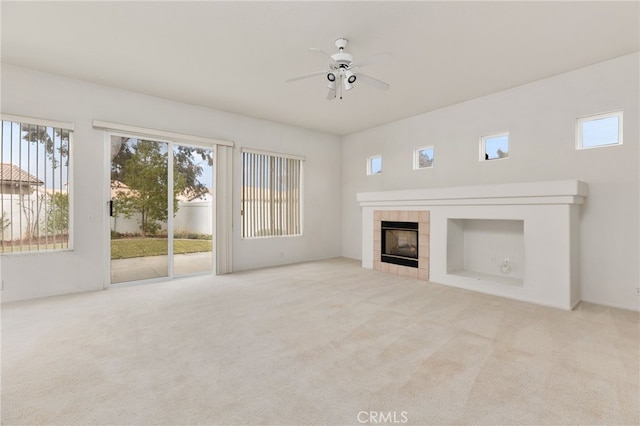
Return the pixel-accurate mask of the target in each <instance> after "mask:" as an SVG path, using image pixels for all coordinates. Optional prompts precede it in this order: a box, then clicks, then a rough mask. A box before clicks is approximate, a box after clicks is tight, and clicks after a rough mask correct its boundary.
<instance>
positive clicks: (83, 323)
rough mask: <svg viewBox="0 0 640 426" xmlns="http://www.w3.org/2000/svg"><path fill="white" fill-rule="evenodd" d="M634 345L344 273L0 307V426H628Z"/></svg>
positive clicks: (194, 280) (492, 302)
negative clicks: (384, 425)
mask: <svg viewBox="0 0 640 426" xmlns="http://www.w3.org/2000/svg"><path fill="white" fill-rule="evenodd" d="M639 337H640V336H639V316H638V313H637V312H631V311H624V310H618V309H611V308H607V307H602V306H597V305H590V304H581V305H580V306H579V307H578V308H577V309H576V310H575V311H573V312H564V311H560V310H556V309H551V308H544V307H540V306H535V305H530V304H526V303H520V302H516V301H512V300H506V299H501V298H498V297H492V296H487V295H482V294H479V293H473V292H468V291H464V290H459V289H454V288H450V287H445V286H441V285H436V284H432V283H425V282H422V281H417V280H413V279H410V278H402V277H397V276H392V275H388V274H384V273H381V272H375V271H370V270H365V269H361V268H360V267H359V263H358V262H355V261H352V260H347V259H332V260H326V261H319V262H310V263H304V264H298V265H291V266H285V267H278V268H271V269H264V270H258V271H251V272H245V273H237V274H232V275H227V276H222V277H210V276H209V277H191V278H184V279H180V280H176V281H173V282H166V283H159V284H149V285H144V286H135V287H127V288H120V289H110V290H108V291H104V292H95V293H85V294H76V295H69V296H62V297H54V298H46V299H40V300H34V301H26V302H17V303H11V304H7V305H5V306H4V307H3V310H2V423H3V424H6V425H10V424H24V425H27V424H28V425H31V424H67V425H96V424H128V425H136V424H139V425H151V424H153V425H183V424H212V425H213V424H224V425H228V424H240V425H251V424H269V425H285V424H291V425H300V424H305V425H316V424H326V425H344V424H350V425H358V424H360V423H361V422H362V420H369V424H375V423H374V422H372V421H371V420H372V419H371V413H374V415H375V420H377V421H379V420H380V417H379V414H377V413H380V412H382V413H383V416H384V417H383V420H385V422H387V424H389V423H391V422H390V420H395V421H396V424H399V423H400V422H402V421H403V420H407V423H406V424H414V425H429V424H431V425H440V424H459V425H464V424H474V425H483V424H484V425H497V424H505V425H512V424H529V425H539V424H554V425H555V424H572V425H585V424H607V425H608V424H638V423H640V414H639V407H640V404H639V399H640V389H639V380H640V377H639V359H640V358H639ZM362 412H364V413H365V414H362ZM359 413H360V414H359ZM390 414H394V415H395V417H394V418H391V417H390ZM378 424H379V423H378Z"/></svg>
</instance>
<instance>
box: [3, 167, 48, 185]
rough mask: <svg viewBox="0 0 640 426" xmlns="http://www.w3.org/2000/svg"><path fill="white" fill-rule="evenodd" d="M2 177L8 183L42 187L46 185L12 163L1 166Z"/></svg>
mask: <svg viewBox="0 0 640 426" xmlns="http://www.w3.org/2000/svg"><path fill="white" fill-rule="evenodd" d="M0 176H1V180H2V181H7V182H21V183H25V184H26V183H29V184H34V185H42V184H43V183H44V182H42V181H41V180H38V178H36V177H35V176H33V175H30V174H29V173H27V172H25V171H24V170H22V169H21V168H20V167H18V166H16V165H15V164H10V163H2V164H0Z"/></svg>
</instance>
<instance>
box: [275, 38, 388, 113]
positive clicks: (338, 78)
mask: <svg viewBox="0 0 640 426" xmlns="http://www.w3.org/2000/svg"><path fill="white" fill-rule="evenodd" d="M335 44H336V47H337V48H338V53H334V54H333V55H329V54H328V53H326V52H325V51H323V50H322V49H318V48H315V47H312V48H311V49H309V50H310V51H311V52H313V53H316V54H320V55H322V56H323V57H325V59H327V58H328V59H329V70H328V71H316V72H312V73H310V74H304V75H300V76H298V77H293V78H290V79H289V80H287V83H289V82H292V81H297V80H302V79H305V78H310V77H315V76H317V75H324V76H325V77H326V79H327V80H328V82H329V83H328V84H327V87H328V88H329V93H328V94H327V99H329V100H332V99H335V98H336V97H340V99H342V94H343V93H344V91H346V90H351V89H352V88H353V84H354V83H355V82H356V81H361V82H363V83H366V84H368V85H369V86H372V87H375V88H376V89H380V90H387V89H389V85H388V84H387V83H385V82H384V81H380V80H378V79H375V78H373V77H370V76H368V75H366V74H362V73H361V72H360V71H359V68H362V67H364V66H366V65H371V64H374V63H376V62H380V61H381V60H384V59H387V58H388V57H390V56H391V55H390V54H389V53H378V54H377V55H373V56H369V57H367V58H364V59H360V60H356V61H354V60H353V56H351V55H350V54H349V53H347V52H345V51H344V48H345V47H347V44H349V41H348V40H347V39H346V38H339V39H337V40H336V42H335Z"/></svg>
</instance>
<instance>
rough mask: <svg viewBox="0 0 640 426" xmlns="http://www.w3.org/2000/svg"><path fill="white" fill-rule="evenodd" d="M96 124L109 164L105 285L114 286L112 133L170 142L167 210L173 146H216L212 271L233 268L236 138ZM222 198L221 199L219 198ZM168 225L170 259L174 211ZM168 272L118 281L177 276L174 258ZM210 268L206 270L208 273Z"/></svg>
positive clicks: (170, 203) (170, 198)
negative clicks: (112, 260)
mask: <svg viewBox="0 0 640 426" xmlns="http://www.w3.org/2000/svg"><path fill="white" fill-rule="evenodd" d="M93 127H94V128H95V129H99V130H104V139H103V140H104V155H105V160H106V161H105V162H104V164H106V166H105V169H104V173H103V179H104V182H105V185H104V194H103V196H104V199H105V200H106V202H105V208H104V210H103V212H104V216H103V217H106V220H104V230H105V232H104V234H103V235H105V238H104V244H103V252H104V259H105V264H104V271H103V288H104V289H107V288H109V287H110V286H111V218H110V211H109V207H110V201H111V185H110V182H111V161H112V158H111V136H124V137H136V138H144V139H149V140H153V141H157V142H163V143H167V144H168V150H167V152H168V155H167V161H168V162H169V165H171V167H168V170H169V176H168V188H167V191H168V193H167V196H168V209H169V210H168V211H169V212H172V211H173V148H174V146H175V145H186V146H191V147H200V148H206V149H211V150H213V158H214V175H213V176H214V182H213V184H214V186H213V191H214V196H213V205H212V210H213V211H212V221H213V224H212V230H213V231H214V235H213V240H214V241H213V245H212V250H214V251H215V253H212V261H213V263H214V264H213V270H212V271H211V272H210V273H214V274H216V275H222V274H227V273H230V272H232V268H233V261H232V253H233V247H232V242H233V238H232V228H233V226H232V225H233V220H232V208H233V199H232V189H233V185H232V177H233V146H234V144H233V142H230V141H225V140H219V139H212V138H205V137H201V136H191V135H185V134H180V133H175V132H167V131H162V130H153V129H146V128H141V127H135V126H130V125H126V124H118V123H110V122H104V121H99V120H94V121H93ZM219 200H220V202H218V201H219ZM167 228H168V230H171V232H168V235H167V239H168V247H167V250H168V254H169V259H171V260H173V215H172V214H169V215H168V217H167ZM168 263H169V269H168V273H169V275H168V276H167V277H162V278H152V279H147V280H141V281H131V282H127V283H118V284H117V285H119V286H120V285H136V284H143V283H150V282H157V281H167V280H172V279H173V278H174V274H173V272H174V271H173V261H170V262H168ZM206 273H208V272H205V273H204V274H206Z"/></svg>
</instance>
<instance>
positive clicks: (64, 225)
mask: <svg viewBox="0 0 640 426" xmlns="http://www.w3.org/2000/svg"><path fill="white" fill-rule="evenodd" d="M48 203H49V208H48V210H47V233H49V234H54V235H60V234H63V233H67V232H68V231H69V195H68V194H63V193H61V192H56V193H54V194H53V195H52V196H51V197H49V198H48Z"/></svg>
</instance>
